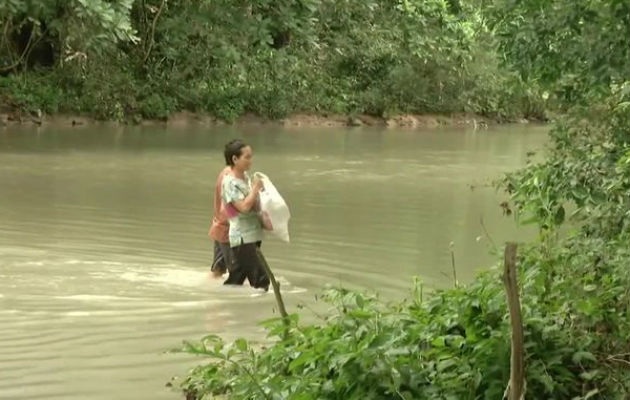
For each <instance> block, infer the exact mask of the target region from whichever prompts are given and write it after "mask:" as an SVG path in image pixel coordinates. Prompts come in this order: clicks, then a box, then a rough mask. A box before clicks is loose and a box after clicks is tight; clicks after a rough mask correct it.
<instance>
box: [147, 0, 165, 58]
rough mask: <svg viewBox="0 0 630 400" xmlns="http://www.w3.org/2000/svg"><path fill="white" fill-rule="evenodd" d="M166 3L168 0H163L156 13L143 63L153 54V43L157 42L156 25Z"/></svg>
mask: <svg viewBox="0 0 630 400" xmlns="http://www.w3.org/2000/svg"><path fill="white" fill-rule="evenodd" d="M165 4H166V0H162V3H160V8H158V10H157V13H156V14H155V18H153V22H152V23H151V32H150V34H149V45H148V46H147V51H146V52H145V53H144V58H143V59H142V64H146V62H147V60H148V59H149V54H151V49H152V48H153V43H154V42H155V26H156V25H157V21H158V18H160V14H162V9H163V8H164V5H165Z"/></svg>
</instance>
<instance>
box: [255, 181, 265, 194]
mask: <svg viewBox="0 0 630 400" xmlns="http://www.w3.org/2000/svg"><path fill="white" fill-rule="evenodd" d="M263 188H264V185H263V183H262V181H261V180H260V179H254V181H253V182H252V190H253V191H254V192H256V193H258V192H260V191H261V190H262V189H263Z"/></svg>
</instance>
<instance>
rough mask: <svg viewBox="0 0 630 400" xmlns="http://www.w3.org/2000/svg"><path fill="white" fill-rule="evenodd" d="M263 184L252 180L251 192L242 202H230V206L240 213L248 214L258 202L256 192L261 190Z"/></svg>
mask: <svg viewBox="0 0 630 400" xmlns="http://www.w3.org/2000/svg"><path fill="white" fill-rule="evenodd" d="M262 187H263V184H262V182H261V181H260V180H259V179H256V180H254V183H253V184H252V190H251V191H250V192H249V194H248V195H247V196H245V198H244V199H242V200H237V201H232V205H233V206H234V208H236V210H237V211H238V212H240V213H246V212H249V211H250V210H251V209H252V207H254V205H255V204H256V200H258V192H260V190H261V189H262Z"/></svg>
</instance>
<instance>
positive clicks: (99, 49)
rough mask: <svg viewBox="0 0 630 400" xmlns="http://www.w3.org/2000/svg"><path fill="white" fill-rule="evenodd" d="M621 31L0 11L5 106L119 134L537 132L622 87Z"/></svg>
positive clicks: (228, 7) (394, 9)
mask: <svg viewBox="0 0 630 400" xmlns="http://www.w3.org/2000/svg"><path fill="white" fill-rule="evenodd" d="M541 15H542V17H541ZM628 15H630V10H629V7H628V4H627V3H626V2H623V1H605V2H604V1H586V0H581V1H578V2H572V1H568V0H563V1H551V2H547V1H528V2H520V1H518V2H514V1H512V0H496V1H488V0H468V1H464V0H448V1H446V0H423V1H420V0H368V1H336V0H301V1H289V0H279V1H269V0H247V1H242V2H234V1H226V0H195V1H190V0H178V1H177V0H170V1H167V0H135V1H134V0H91V1H85V0H69V1H63V2H62V1H58V0H39V1H33V0H8V1H4V2H2V3H1V4H0V105H3V106H4V108H5V109H6V108H9V109H12V110H17V111H19V112H37V111H38V110H41V111H42V112H45V113H79V114H86V115H91V116H94V117H97V118H100V119H113V120H128V119H134V118H137V117H144V118H153V119H164V118H167V117H168V115H169V114H171V113H172V112H175V111H180V110H189V111H193V112H204V113H209V114H211V115H214V116H216V117H218V118H221V119H225V120H233V119H235V118H236V117H238V116H240V115H243V114H244V113H255V114H258V115H260V116H263V117H269V118H280V117H283V116H286V115H288V114H290V113H295V112H306V113H346V114H357V113H367V114H371V115H375V116H381V117H387V116H389V115H392V114H397V113H425V112H439V113H450V112H473V113H479V114H483V115H485V116H488V117H491V118H495V119H499V120H510V119H515V118H521V117H527V118H535V119H536V118H537V119H544V118H545V116H546V111H554V110H557V109H559V108H561V107H563V106H565V105H566V104H571V103H572V102H574V101H575V100H576V96H577V95H576V94H575V93H578V94H581V93H583V92H584V91H583V89H584V87H588V88H589V90H590V89H592V90H601V89H602V88H603V89H604V90H605V89H606V88H607V85H609V84H610V83H614V82H615V81H618V80H619V79H621V78H623V74H622V73H621V71H627V70H628V66H629V65H630V64H629V57H628V46H627V37H628V33H629V30H628V27H629V25H630V24H629V23H628ZM567 45H568V47H567ZM543 61H544V62H543ZM585 74H586V75H588V76H589V78H590V79H582V78H583V76H584V75H585ZM576 80H580V83H581V84H582V86H577V85H576V84H575V82H576ZM550 83H553V85H551V84H550ZM617 83H619V82H617Z"/></svg>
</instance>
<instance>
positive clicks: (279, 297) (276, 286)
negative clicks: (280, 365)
mask: <svg viewBox="0 0 630 400" xmlns="http://www.w3.org/2000/svg"><path fill="white" fill-rule="evenodd" d="M256 253H257V254H258V258H259V259H260V263H261V264H262V266H263V268H264V269H265V272H266V273H267V277H269V281H270V282H271V286H272V287H273V294H274V296H275V297H276V303H277V304H278V311H279V312H280V316H281V317H282V321H283V323H284V327H285V330H284V339H287V338H288V337H289V314H287V310H286V308H285V307H284V301H283V300H282V295H281V294H280V284H279V283H278V281H276V277H275V276H274V275H273V272H271V268H269V264H267V260H265V256H263V254H262V252H261V251H260V249H256Z"/></svg>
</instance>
